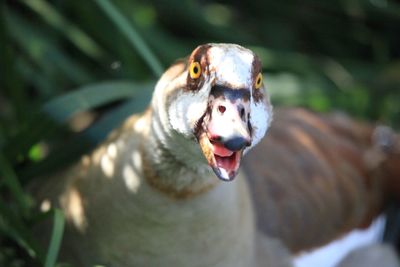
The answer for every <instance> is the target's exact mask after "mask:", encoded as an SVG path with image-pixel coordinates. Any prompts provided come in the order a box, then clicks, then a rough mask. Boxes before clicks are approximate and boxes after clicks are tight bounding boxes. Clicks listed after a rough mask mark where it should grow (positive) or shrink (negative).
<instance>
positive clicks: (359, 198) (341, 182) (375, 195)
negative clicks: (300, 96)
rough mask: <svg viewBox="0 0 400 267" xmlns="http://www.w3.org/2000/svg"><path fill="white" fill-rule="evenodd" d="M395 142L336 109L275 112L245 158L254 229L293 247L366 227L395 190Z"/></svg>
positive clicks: (398, 152)
mask: <svg viewBox="0 0 400 267" xmlns="http://www.w3.org/2000/svg"><path fill="white" fill-rule="evenodd" d="M399 140H400V138H399V136H397V135H395V134H394V133H393V132H391V130H390V129H388V128H385V127H374V126H373V125H370V124H365V123H360V122H357V121H354V120H352V119H350V118H349V117H347V116H345V115H343V114H330V115H318V114H315V113H312V112H309V111H306V110H304V109H294V108H293V109H276V110H275V112H274V120H273V123H272V125H271V128H270V129H269V132H268V134H267V137H266V138H264V139H263V141H262V142H261V143H260V144H259V145H258V146H256V147H255V148H254V150H253V151H252V152H251V153H249V155H247V156H246V157H245V171H246V173H247V176H248V181H249V183H250V187H251V189H252V196H253V199H254V202H255V207H256V213H257V222H258V226H259V229H261V230H262V231H263V232H264V233H266V234H268V235H269V236H273V237H278V238H279V239H281V240H283V242H284V243H285V244H286V245H287V246H288V247H289V248H290V249H291V250H292V251H293V252H297V251H300V250H303V249H309V248H314V247H317V246H320V245H323V244H325V243H327V242H329V241H332V240H333V239H334V238H337V237H339V236H340V235H341V234H344V233H346V232H347V231H349V230H352V229H354V228H357V227H366V226H368V225H369V224H370V222H371V221H372V219H373V218H375V217H376V216H377V215H378V214H379V213H380V212H382V209H383V207H384V205H385V203H386V202H387V201H388V200H389V199H390V198H392V197H397V198H398V196H399V195H400V190H399V189H400V186H399V185H400V142H399Z"/></svg>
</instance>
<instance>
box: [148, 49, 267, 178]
mask: <svg viewBox="0 0 400 267" xmlns="http://www.w3.org/2000/svg"><path fill="white" fill-rule="evenodd" d="M159 91H161V92H159ZM158 93H159V94H160V95H162V97H159V98H158V101H155V103H153V106H158V108H160V106H163V107H164V108H163V109H164V110H165V112H164V124H168V125H169V126H170V128H171V129H172V131H174V132H176V133H177V134H179V135H181V136H183V137H185V138H186V139H188V140H192V141H194V143H193V144H192V146H197V148H200V149H197V150H196V151H198V152H200V151H201V152H200V154H202V155H201V156H202V157H203V159H206V161H207V163H208V165H209V166H210V167H211V169H212V170H213V171H214V173H215V174H216V176H217V177H218V178H219V179H221V180H223V181H231V180H233V179H234V178H235V176H236V175H237V173H238V170H239V167H240V162H241V158H242V156H243V155H244V154H245V153H247V151H249V150H250V149H251V148H252V147H254V146H255V145H256V144H257V143H258V142H259V141H260V140H261V138H262V137H263V136H264V135H265V133H266V131H267V129H268V127H269V124H270V121H271V117H272V107H271V105H270V102H269V97H268V95H267V93H266V90H265V88H264V82H263V77H262V69H261V62H260V60H259V58H258V57H257V56H256V55H255V54H254V53H253V52H252V51H251V50H248V49H246V48H244V47H241V46H239V45H234V44H205V45H201V46H199V47H197V48H196V49H195V50H194V51H193V52H192V54H191V55H190V57H189V58H188V60H187V61H186V62H184V63H183V64H177V65H175V66H172V67H171V68H170V69H169V70H168V71H167V72H166V73H165V74H164V75H163V77H162V78H161V79H160V81H159V82H158V84H157V86H156V92H155V94H158ZM156 108H157V107H156ZM161 117H163V116H161ZM161 120H163V119H162V118H161ZM178 146H179V145H178ZM172 149H179V148H177V147H175V148H172ZM188 157H190V156H188Z"/></svg>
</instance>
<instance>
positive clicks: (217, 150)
mask: <svg viewBox="0 0 400 267" xmlns="http://www.w3.org/2000/svg"><path fill="white" fill-rule="evenodd" d="M212 145H213V147H214V154H215V155H217V156H220V157H229V156H232V154H233V151H231V150H229V149H227V148H225V147H224V146H223V145H222V144H218V143H212Z"/></svg>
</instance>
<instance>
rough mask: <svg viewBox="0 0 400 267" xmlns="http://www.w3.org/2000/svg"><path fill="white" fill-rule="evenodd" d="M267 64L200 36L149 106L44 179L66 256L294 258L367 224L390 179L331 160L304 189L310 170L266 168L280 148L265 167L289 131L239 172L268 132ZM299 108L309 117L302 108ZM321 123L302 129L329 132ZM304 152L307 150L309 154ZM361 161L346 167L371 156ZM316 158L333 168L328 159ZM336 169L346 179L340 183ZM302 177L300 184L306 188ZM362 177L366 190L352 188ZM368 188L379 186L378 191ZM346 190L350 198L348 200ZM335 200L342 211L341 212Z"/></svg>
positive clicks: (278, 261)
mask: <svg viewBox="0 0 400 267" xmlns="http://www.w3.org/2000/svg"><path fill="white" fill-rule="evenodd" d="M260 73H261V62H260V61H259V59H258V58H257V57H256V56H255V55H254V53H253V52H251V51H250V50H247V49H245V48H243V47H240V46H237V45H231V44H208V45H203V46H199V47H198V48H196V49H195V50H194V51H193V53H192V54H191V56H190V57H189V58H188V59H187V60H184V61H178V62H177V63H176V64H174V65H173V66H171V67H170V68H169V69H168V70H167V71H166V72H165V73H164V74H163V76H162V77H161V78H160V80H159V82H158V83H157V85H156V88H155V91H154V94H153V98H152V102H151V105H150V107H149V108H148V109H147V110H146V111H145V112H144V113H143V114H141V115H133V116H131V117H130V118H128V119H127V120H126V121H125V123H124V124H123V125H122V126H121V127H119V128H118V129H116V130H114V131H113V132H112V133H111V134H110V136H109V138H108V139H107V140H106V141H105V142H104V143H103V144H101V145H100V146H99V147H98V148H96V149H95V150H94V151H93V152H92V153H91V154H89V155H86V156H84V157H82V159H81V160H80V161H79V163H77V164H76V165H74V166H73V167H71V168H70V169H69V170H67V171H64V172H62V173H60V174H59V175H55V176H54V177H50V178H49V179H47V180H46V181H44V182H43V183H41V184H39V185H37V186H36V190H35V191H36V196H37V198H38V199H39V200H40V201H43V202H46V201H47V202H50V203H51V205H52V206H58V207H60V208H61V209H62V210H63V211H64V213H65V215H66V219H67V229H66V232H65V235H64V240H63V247H62V252H61V253H62V254H63V257H64V259H66V260H67V261H69V262H72V263H75V264H76V266H89V265H94V264H102V265H105V266H113V267H114V266H115V267H119V266H166V267H168V266H175V267H176V266H219V267H223V266H230V267H231V266H237V267H241V266H249V267H251V266H254V267H256V266H272V267H279V266H282V267H283V266H290V265H291V256H290V254H289V251H288V249H290V250H291V251H293V252H297V251H300V250H301V248H306V249H308V248H312V247H315V246H318V245H321V244H323V243H326V242H328V241H329V239H333V238H336V237H338V236H340V234H342V233H344V232H345V231H347V230H349V229H350V228H351V227H358V226H359V225H360V224H361V223H362V222H364V220H366V218H367V219H368V216H369V215H370V214H369V212H370V211H371V216H372V215H375V214H377V213H379V209H380V207H381V205H383V204H382V203H381V202H380V198H379V196H380V193H379V192H381V191H379V190H381V187H380V186H378V187H376V186H372V187H371V188H372V189H371V190H369V187H365V184H364V182H363V180H362V179H361V178H360V177H361V176H360V177H359V176H358V174H357V175H356V174H355V175H354V176H351V177H356V179H352V178H351V179H350V180H348V181H346V180H344V177H343V176H341V175H337V173H333V174H332V173H330V172H329V170H328V171H327V169H326V168H325V169H323V172H322V174H326V175H328V176H327V177H328V179H324V177H323V175H317V176H315V177H314V176H313V177H311V178H308V179H309V181H312V182H311V183H310V185H311V187H310V188H306V187H302V183H304V182H305V179H307V178H303V177H307V175H304V176H302V175H303V174H304V173H301V175H299V176H297V177H289V176H290V175H289V176H287V177H286V178H283V176H282V173H279V175H273V173H270V174H268V173H267V174H266V175H264V176H262V177H261V176H260V175H262V174H265V173H263V172H265V169H264V170H261V171H260V168H262V166H263V165H265V164H264V155H263V153H266V154H265V155H267V154H268V153H270V152H269V151H270V148H272V150H271V151H273V153H272V154H268V155H269V156H268V157H267V159H266V160H270V157H271V162H273V163H275V164H277V165H275V166H270V167H269V168H268V169H267V170H266V171H267V172H268V171H269V170H274V168H275V170H276V169H277V168H278V167H279V166H280V165H279V163H278V162H277V161H273V156H274V155H276V156H278V158H279V159H282V157H279V156H283V155H284V152H282V151H285V142H284V141H282V140H281V141H279V142H277V143H276V144H270V145H267V147H264V143H262V144H261V147H264V149H266V150H264V151H263V152H258V153H257V154H255V157H256V158H249V160H248V161H247V162H245V164H246V172H241V171H239V166H240V164H241V158H242V155H243V154H245V153H247V152H248V151H249V150H250V149H251V148H253V147H254V146H256V144H257V143H259V142H260V141H261V139H262V137H263V136H264V134H265V133H266V131H267V129H268V128H269V125H270V122H271V119H272V107H271V105H270V103H269V98H268V94H267V92H266V91H265V88H264V86H263V83H262V76H260V75H261V74H260ZM292 112H294V113H297V114H298V116H300V117H301V112H299V110H292ZM278 113H279V112H278ZM282 114H284V115H283V116H284V117H283V118H282V119H283V121H285V119H284V118H285V116H288V114H291V115H289V117H290V116H293V114H292V113H291V112H289V113H288V112H286V113H285V112H282ZM285 114H286V115H285ZM306 117H307V116H306ZM287 118H288V117H287ZM304 118H305V117H304ZM304 118H303V119H304ZM307 118H308V119H310V118H314V117H313V116H312V115H309V117H307ZM305 121H307V120H305ZM294 124H296V123H295V122H294ZM277 129H278V130H277V132H279V131H281V130H282V128H279V127H277ZM308 129H310V128H308ZM290 131H292V130H291V129H288V132H287V133H286V134H289V135H290V133H291V132H290ZM312 132H313V130H310V131H309V132H307V131H306V132H304V133H305V134H308V136H311V137H312V138H314V139H315V140H318V142H319V141H320V138H319V137H318V136H313V135H312V134H311V133H312ZM321 133H323V131H321ZM272 134H273V133H272ZM310 134H311V135H310ZM325 134H326V136H329V133H328V132H326V133H325ZM279 135H280V136H275V137H274V138H275V139H276V138H278V139H279V137H281V138H285V135H284V134H283V132H280V134H279ZM292 137H293V136H292ZM288 140H290V142H294V141H293V140H294V139H293V138H289V139H288ZM327 140H331V139H327ZM337 140H342V139H340V138H339V137H338V139H337ZM343 140H344V139H343ZM343 140H342V141H343ZM298 141H303V142H305V141H307V138H306V139H301V140H298ZM263 142H264V141H263ZM290 142H289V143H290ZM278 144H280V145H281V149H279V148H277V147H276V145H278ZM291 144H292V145H293V147H296V146H295V145H294V143H291ZM334 144H336V145H338V144H341V143H340V142H339V141H338V142H336V143H334ZM308 145H309V146H308V147H307V143H303V147H304V146H306V148H307V149H309V151H311V152H313V153H317V152H318V149H317V148H315V147H313V146H312V142H311V143H310V141H309V142H308ZM268 146H269V147H268ZM274 146H275V149H276V150H273V148H274ZM299 147H300V146H297V148H299ZM312 148H313V149H314V150H312ZM341 148H343V149H345V148H346V149H347V147H346V145H344V146H343V147H341ZM300 151H301V150H298V151H297V152H300ZM319 152H321V151H319ZM334 153H336V152H334ZM250 154H251V153H250ZM293 155H296V154H295V153H294V154H293ZM335 155H341V154H340V153H337V154H335ZM351 155H353V154H351ZM354 155H355V154H354ZM313 156H315V155H313ZM333 156H334V155H333ZM288 159H293V157H290V156H289V157H288ZM301 159H305V158H304V157H302V156H301V155H300V160H301ZM352 159H353V161H349V164H348V166H353V165H352V164H353V163H354V164H356V165H357V164H358V163H360V162H361V161H359V159H358V158H357V157H356V158H352ZM349 160H351V159H349ZM283 161H284V160H283ZM297 163H298V162H297ZM297 163H296V161H292V164H294V165H296V164H297ZM306 163H307V164H309V163H310V162H306ZM318 163H320V164H322V166H324V164H326V161H325V158H323V157H322V158H321V160H320V162H318ZM360 164H361V163H360ZM265 166H266V165H265ZM305 166H307V165H305ZM345 167H346V166H345ZM357 167H359V168H358V169H357V168H356V169H357V170H359V169H362V166H358V165H357ZM249 168H250V171H249ZM309 168H310V169H309V170H308V171H309V173H311V174H312V173H313V172H312V166H311V165H309ZM289 169H290V168H289V167H288V171H289V172H290V170H289ZM346 170H347V169H346ZM283 171H284V170H283ZM305 171H307V170H305ZM345 173H351V174H352V173H353V172H352V171H349V172H346V171H345ZM314 174H315V173H314ZM335 175H336V176H337V177H339V178H343V180H340V181H339V182H337V181H336V180H335V177H336V176H335ZM246 176H247V177H246ZM248 176H252V177H253V178H254V179H249V178H250V177H248ZM269 176H273V177H269ZM216 177H218V178H219V179H217V178H216ZM235 177H236V178H235ZM268 177H269V178H268ZM290 179H292V180H290ZM293 179H297V181H296V180H293ZM318 179H322V180H321V182H318ZM280 180H282V181H284V182H283V183H282V184H280ZM227 181H229V183H226V182H227ZM249 181H250V183H249V184H250V186H251V189H250V188H249V184H248V182H249ZM327 181H328V184H327ZM284 183H288V184H287V185H288V187H287V188H288V189H285V188H286V187H285V186H284ZM343 183H344V184H345V185H343ZM296 184H297V185H298V186H299V187H298V188H301V189H298V191H297V192H296ZM346 184H347V185H349V188H350V189H349V190H350V191H346V190H347V189H346V188H347V187H346ZM357 186H359V187H360V188H361V189H360V190H361V191H362V194H361V195H362V196H361V197H359V195H356V196H354V197H352V192H353V191H351V190H353V188H357ZM299 190H304V191H305V192H304V194H303V195H301V193H300V191H299ZM313 190H315V192H313ZM324 190H328V191H331V192H332V193H331V195H332V198H333V199H329V196H328V199H324V198H323V196H324ZM354 190H355V191H354V192H358V191H357V190H356V189H354ZM338 192H339V193H338ZM340 192H342V193H343V192H344V193H343V194H341V193H340ZM369 192H373V193H374V192H378V193H377V194H376V197H375V194H374V195H373V196H372V197H371V199H372V200H371V201H369V198H368V197H367V195H368V193H369ZM255 195H257V196H255ZM342 196H345V197H347V198H345V199H343V200H341V198H342ZM263 199H264V200H266V201H267V202H264V201H263ZM320 199H321V201H319V200H320ZM376 199H379V200H376ZM375 200H376V201H375ZM346 201H348V202H349V203H352V202H355V204H354V205H355V208H354V209H352V210H351V211H350V212H346V211H345V209H344V208H343V206H345V205H346V204H345V203H347V202H346ZM253 203H254V204H253ZM331 203H332V204H331ZM362 203H367V204H366V205H367V207H365V206H363V204H362ZM301 205H306V206H307V207H301ZM319 205H320V206H319ZM358 206H360V207H362V208H361V209H358ZM370 207H371V208H370ZM326 209H332V210H333V211H334V212H332V214H333V216H331V217H329V211H327V210H326ZM314 210H315V214H316V215H315V214H313V211H314ZM360 210H361V211H360ZM335 211H337V213H335ZM357 211H360V212H359V214H358V213H357ZM291 213H292V214H291ZM337 214H339V215H341V216H342V217H340V218H337V221H334V222H333V223H331V224H329V223H327V226H328V227H327V229H326V230H327V232H328V233H327V234H326V235H324V234H321V233H323V232H324V228H323V227H320V228H319V231H317V233H318V234H317V235H320V236H317V237H316V240H315V239H314V240H313V239H312V238H311V237H313V238H315V235H311V234H310V239H308V238H303V237H302V236H301V234H302V233H304V229H307V230H308V228H313V227H318V225H317V224H318V223H320V222H321V223H323V220H324V216H326V217H325V219H328V220H330V219H334V218H335V216H336V215H337ZM355 214H357V216H355ZM304 216H307V217H310V218H304ZM292 218H293V220H294V222H295V223H296V225H293V224H291V220H292ZM303 219H304V220H303ZM256 220H257V221H256ZM307 222H309V223H311V224H310V226H311V227H310V226H309V225H307V224H306V223H307ZM256 225H258V227H256ZM302 227H303V229H300V228H302ZM40 231H41V230H38V232H40ZM299 239H300V240H299ZM287 248H288V249H287Z"/></svg>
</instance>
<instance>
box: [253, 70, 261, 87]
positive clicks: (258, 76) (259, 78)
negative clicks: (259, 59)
mask: <svg viewBox="0 0 400 267" xmlns="http://www.w3.org/2000/svg"><path fill="white" fill-rule="evenodd" d="M262 82H263V76H262V73H261V72H260V73H259V74H258V75H257V77H256V82H255V84H254V86H255V88H256V89H260V87H261V85H262Z"/></svg>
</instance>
